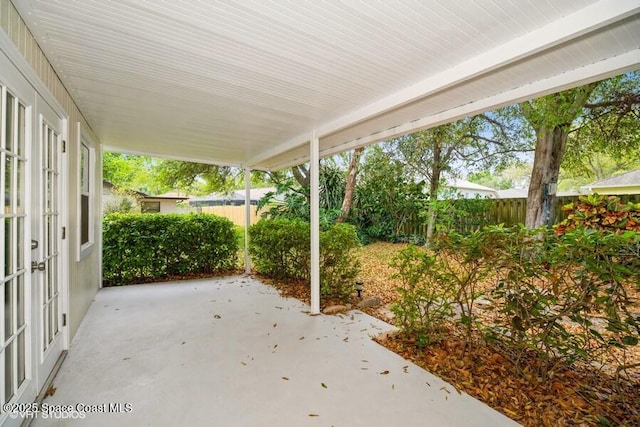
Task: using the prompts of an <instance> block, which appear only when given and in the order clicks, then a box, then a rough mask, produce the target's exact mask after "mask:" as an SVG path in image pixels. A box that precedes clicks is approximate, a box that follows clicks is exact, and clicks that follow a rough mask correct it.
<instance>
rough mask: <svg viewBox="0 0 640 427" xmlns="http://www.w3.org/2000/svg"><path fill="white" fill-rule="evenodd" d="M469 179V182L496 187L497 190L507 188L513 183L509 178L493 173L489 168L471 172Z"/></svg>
mask: <svg viewBox="0 0 640 427" xmlns="http://www.w3.org/2000/svg"><path fill="white" fill-rule="evenodd" d="M467 179H468V180H469V182H475V183H476V184H480V185H484V186H486V187H490V188H495V189H496V190H506V189H508V188H511V187H512V185H513V183H512V182H511V180H510V179H509V178H505V177H503V176H500V175H495V174H492V173H491V172H489V171H487V170H485V171H481V172H475V173H472V174H469V176H468V178H467Z"/></svg>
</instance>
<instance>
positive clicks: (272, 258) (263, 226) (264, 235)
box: [249, 218, 311, 280]
mask: <svg viewBox="0 0 640 427" xmlns="http://www.w3.org/2000/svg"><path fill="white" fill-rule="evenodd" d="M310 230H311V229H310V228H309V223H307V222H304V221H302V220H300V219H287V218H275V219H262V220H260V221H258V222H257V223H256V224H254V225H252V226H251V227H250V228H249V254H250V255H251V259H252V261H253V265H254V267H255V269H256V270H257V271H258V272H260V273H262V274H264V275H266V276H269V277H272V278H274V279H305V280H307V279H309V274H310V273H309V259H310V252H309V251H310V247H311V243H310V242H311V240H310V239H311V237H310V233H311V231H310Z"/></svg>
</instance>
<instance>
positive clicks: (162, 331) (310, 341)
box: [31, 276, 517, 427]
mask: <svg viewBox="0 0 640 427" xmlns="http://www.w3.org/2000/svg"><path fill="white" fill-rule="evenodd" d="M308 310H309V308H308V306H306V305H305V304H303V303H301V302H300V301H297V300H295V299H284V298H282V297H280V296H279V295H278V293H277V291H275V290H274V289H273V288H271V287H268V286H266V285H264V284H262V283H261V282H259V281H258V280H256V279H253V278H251V277H249V276H233V277H223V278H215V279H206V280H194V281H183V282H172V283H158V284H149V285H137V286H127V287H119V288H105V289H102V290H100V292H98V294H97V296H96V298H95V301H94V303H93V305H92V306H91V308H90V309H89V312H88V314H87V316H86V317H85V319H84V320H83V323H82V325H81V327H80V329H79V331H78V333H77V335H76V337H75V339H74V341H73V343H72V345H71V349H70V350H69V354H68V357H67V359H66V360H65V361H64V364H63V365H62V368H61V369H60V372H59V373H58V375H57V377H56V378H55V380H54V387H55V388H56V391H55V394H54V395H53V396H50V397H47V398H46V399H45V400H44V402H43V403H46V404H48V405H72V406H73V407H74V408H75V407H76V405H78V404H82V405H100V406H94V408H93V409H96V410H99V409H101V408H102V409H104V408H106V409H107V410H109V406H108V405H109V404H123V405H122V406H121V407H120V408H121V409H122V410H123V412H120V413H109V412H107V413H86V414H84V418H83V419H79V418H77V419H68V418H67V419H59V420H52V419H47V420H45V419H42V418H40V419H36V420H34V421H33V423H32V424H31V425H32V426H51V425H60V426H62V425H64V426H68V425H90V426H114V425H126V426H327V427H329V426H347V427H354V426H439V427H445V426H491V427H499V426H512V425H517V424H516V423H515V422H514V421H512V420H510V419H509V418H507V417H505V416H504V415H502V414H500V413H498V412H497V411H494V410H493V409H491V408H489V407H488V406H486V405H484V404H483V403H481V402H479V401H478V400H475V399H473V398H471V397H470V396H468V395H466V394H459V393H458V392H456V390H455V389H454V388H453V387H451V386H450V385H449V384H447V383H445V382H443V381H441V380H439V379H438V378H436V377H435V376H433V375H431V374H429V373H428V372H426V371H425V370H423V369H421V368H419V367H417V366H416V365H414V364H412V363H410V362H408V361H406V360H404V359H403V358H401V357H400V356H398V355H396V354H395V353H393V352H391V351H388V350H387V349H385V348H384V347H382V346H380V345H378V344H376V343H375V342H374V341H372V340H371V336H375V335H378V334H380V333H382V332H384V331H388V330H391V329H393V327H392V326H390V325H388V324H386V323H384V322H381V321H379V320H377V319H375V318H373V317H370V316H368V315H366V314H364V313H361V312H359V311H352V312H350V313H348V314H346V315H342V316H325V315H320V316H309V315H308V314H307V312H308ZM105 404H106V405H107V406H102V405H105ZM125 404H126V405H125ZM111 409H114V408H113V407H112V408H111ZM76 416H77V414H76Z"/></svg>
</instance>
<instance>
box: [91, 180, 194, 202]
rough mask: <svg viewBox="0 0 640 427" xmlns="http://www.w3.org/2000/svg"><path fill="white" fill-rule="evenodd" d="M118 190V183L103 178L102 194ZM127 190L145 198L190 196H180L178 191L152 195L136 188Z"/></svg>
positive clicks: (173, 198)
mask: <svg viewBox="0 0 640 427" xmlns="http://www.w3.org/2000/svg"><path fill="white" fill-rule="evenodd" d="M118 191H119V189H118V186H117V185H114V184H113V183H111V182H109V181H107V180H102V194H105V195H109V194H113V193H115V192H118ZM125 192H126V193H128V194H131V195H133V196H137V197H140V198H142V199H143V200H187V199H188V198H189V196H179V195H178V193H176V192H171V193H165V194H160V195H157V196H151V195H149V194H146V193H143V192H142V191H135V190H125Z"/></svg>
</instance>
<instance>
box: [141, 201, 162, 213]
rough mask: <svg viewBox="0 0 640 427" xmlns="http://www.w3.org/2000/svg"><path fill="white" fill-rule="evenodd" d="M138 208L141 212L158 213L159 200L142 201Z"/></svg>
mask: <svg viewBox="0 0 640 427" xmlns="http://www.w3.org/2000/svg"><path fill="white" fill-rule="evenodd" d="M140 208H141V209H140V210H141V211H142V213H160V202H142V203H141V204H140Z"/></svg>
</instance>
